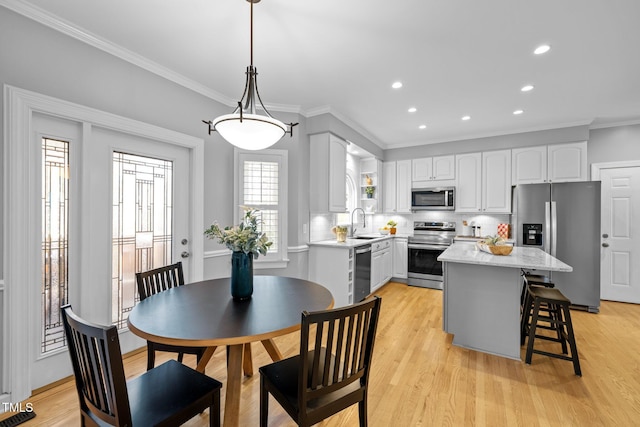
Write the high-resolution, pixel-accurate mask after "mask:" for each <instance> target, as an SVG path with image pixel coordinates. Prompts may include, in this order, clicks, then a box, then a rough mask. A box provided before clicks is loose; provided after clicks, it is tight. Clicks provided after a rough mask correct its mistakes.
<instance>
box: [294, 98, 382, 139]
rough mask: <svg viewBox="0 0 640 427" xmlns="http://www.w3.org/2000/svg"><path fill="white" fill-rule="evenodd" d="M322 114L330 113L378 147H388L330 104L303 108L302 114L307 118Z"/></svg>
mask: <svg viewBox="0 0 640 427" xmlns="http://www.w3.org/2000/svg"><path fill="white" fill-rule="evenodd" d="M322 114H331V115H332V116H333V117H335V118H336V119H338V120H340V121H341V122H342V123H344V124H345V125H347V126H349V127H350V128H351V129H353V130H355V131H356V132H358V133H359V134H360V135H362V136H363V137H365V138H367V139H368V140H369V141H371V142H372V143H374V144H375V145H377V146H378V147H380V148H382V149H383V150H386V149H387V148H389V147H388V145H387V144H385V143H383V142H382V141H380V140H379V139H378V138H376V137H375V136H374V135H373V134H371V132H369V131H368V130H366V129H365V128H363V127H362V126H360V125H359V124H358V123H356V122H354V121H353V120H351V119H350V118H348V117H347V116H345V115H344V114H342V113H341V112H339V111H337V110H335V109H334V108H331V106H330V105H322V106H320V107H316V108H311V109H308V110H305V111H304V113H303V115H304V116H305V117H307V118H308V117H315V116H320V115H322Z"/></svg>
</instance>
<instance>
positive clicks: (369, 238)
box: [352, 236, 381, 240]
mask: <svg viewBox="0 0 640 427" xmlns="http://www.w3.org/2000/svg"><path fill="white" fill-rule="evenodd" d="M378 237H381V236H355V237H352V239H360V240H371V239H377V238H378Z"/></svg>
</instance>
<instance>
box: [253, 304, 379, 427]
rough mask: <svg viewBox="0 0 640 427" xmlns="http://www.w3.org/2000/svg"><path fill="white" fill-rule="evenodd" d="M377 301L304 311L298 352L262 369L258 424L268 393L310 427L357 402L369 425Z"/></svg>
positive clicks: (266, 410) (264, 412) (263, 423)
mask: <svg viewBox="0 0 640 427" xmlns="http://www.w3.org/2000/svg"><path fill="white" fill-rule="evenodd" d="M381 301H382V300H381V299H380V298H379V297H377V296H374V297H371V298H368V299H366V300H364V301H362V302H360V303H358V304H354V305H351V306H347V307H341V308H336V309H332V310H323V311H317V312H313V313H308V312H306V311H305V312H303V313H302V327H301V331H300V354H299V355H296V356H293V357H290V358H288V359H284V360H281V361H278V362H274V363H272V364H270V365H267V366H263V367H261V368H260V426H262V427H266V425H267V421H268V416H269V394H271V395H272V396H273V397H274V398H275V399H276V400H277V401H278V403H280V405H281V406H282V407H283V408H284V409H285V410H286V411H287V413H288V414H289V416H291V418H293V420H294V421H295V422H296V423H297V424H298V425H300V426H310V425H313V424H316V423H318V422H320V421H322V420H323V419H325V418H328V417H330V416H331V415H333V414H336V413H338V412H340V411H342V410H343V409H346V408H348V407H349V406H351V405H354V404H356V403H358V407H359V408H358V409H359V419H360V426H366V425H367V388H368V382H369V372H370V368H371V357H372V355H373V344H374V341H375V336H376V328H377V325H378V317H379V314H380V304H381Z"/></svg>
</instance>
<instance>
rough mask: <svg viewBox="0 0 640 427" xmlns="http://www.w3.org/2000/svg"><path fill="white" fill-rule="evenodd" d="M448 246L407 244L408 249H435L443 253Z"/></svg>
mask: <svg viewBox="0 0 640 427" xmlns="http://www.w3.org/2000/svg"><path fill="white" fill-rule="evenodd" d="M447 247H448V246H438V245H422V244H418V243H413V244H412V243H409V249H435V250H439V251H444V250H446V249H447Z"/></svg>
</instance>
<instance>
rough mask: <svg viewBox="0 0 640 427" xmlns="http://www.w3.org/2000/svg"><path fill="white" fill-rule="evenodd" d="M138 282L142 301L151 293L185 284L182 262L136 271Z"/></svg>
mask: <svg viewBox="0 0 640 427" xmlns="http://www.w3.org/2000/svg"><path fill="white" fill-rule="evenodd" d="M136 283H137V285H138V294H139V295H140V301H144V300H145V299H146V298H148V297H150V296H151V295H155V294H157V293H158V292H162V291H166V290H167V289H170V288H174V287H176V286H182V285H184V274H183V272H182V262H180V261H178V262H177V263H175V264H171V265H166V266H164V267H160V268H154V269H153V270H149V271H144V272H141V273H136Z"/></svg>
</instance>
